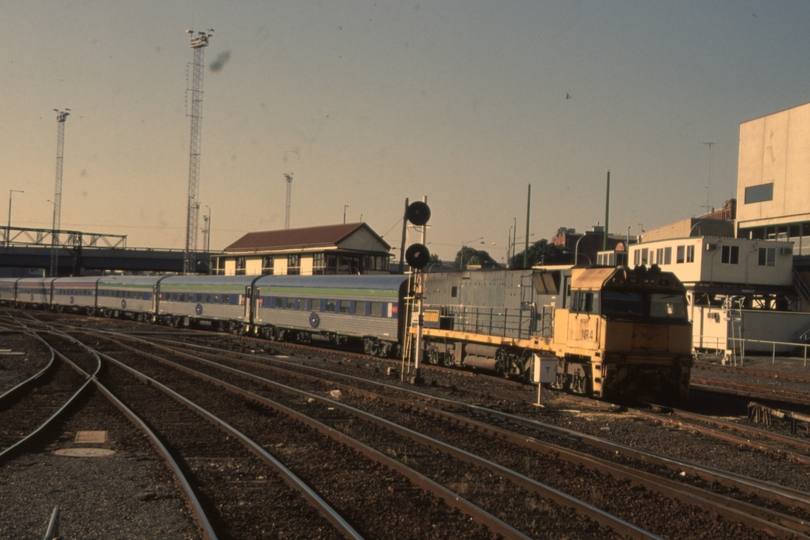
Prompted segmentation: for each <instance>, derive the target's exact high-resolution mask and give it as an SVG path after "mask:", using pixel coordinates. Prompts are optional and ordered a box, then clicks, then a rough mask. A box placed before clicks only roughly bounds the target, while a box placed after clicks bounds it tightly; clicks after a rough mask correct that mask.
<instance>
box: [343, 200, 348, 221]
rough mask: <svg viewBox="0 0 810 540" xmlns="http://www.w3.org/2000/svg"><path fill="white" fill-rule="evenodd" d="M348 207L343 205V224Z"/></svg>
mask: <svg viewBox="0 0 810 540" xmlns="http://www.w3.org/2000/svg"><path fill="white" fill-rule="evenodd" d="M348 207H349V205H348V204H344V205H343V223H346V209H347V208H348Z"/></svg>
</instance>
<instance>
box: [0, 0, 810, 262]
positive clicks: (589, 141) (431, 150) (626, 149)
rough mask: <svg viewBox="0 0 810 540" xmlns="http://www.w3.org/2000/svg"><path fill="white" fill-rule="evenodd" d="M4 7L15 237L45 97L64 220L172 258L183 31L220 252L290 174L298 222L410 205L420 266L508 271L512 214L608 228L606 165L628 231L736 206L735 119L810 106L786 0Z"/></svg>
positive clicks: (32, 173)
mask: <svg viewBox="0 0 810 540" xmlns="http://www.w3.org/2000/svg"><path fill="white" fill-rule="evenodd" d="M2 5H3V17H2V19H0V68H2V75H0V96H2V101H3V105H4V106H3V107H2V108H0V200H2V199H3V198H4V197H5V194H6V193H10V191H11V190H22V191H24V193H14V194H13V203H12V216H11V217H12V226H17V227H32V228H43V229H50V228H51V225H52V220H53V205H52V204H51V203H50V202H48V201H49V200H53V199H54V192H55V180H56V161H57V160H56V154H57V122H56V114H57V113H56V112H54V111H53V109H60V110H62V109H64V108H70V109H71V115H70V116H69V117H68V119H67V122H66V124H65V144H64V159H63V180H62V182H63V183H62V205H61V227H62V228H63V229H70V230H81V231H85V232H92V233H103V234H120V235H126V236H127V245H128V247H152V248H177V249H182V248H183V247H184V245H185V237H186V219H187V217H186V208H187V195H188V176H189V151H190V150H189V148H190V146H189V145H190V133H191V121H190V117H189V116H188V115H189V113H190V103H189V100H188V98H189V95H188V92H187V88H188V87H189V86H190V83H189V81H188V73H189V70H190V64H191V62H192V59H193V51H192V49H190V48H189V35H188V34H186V33H185V31H186V30H187V29H193V30H195V31H200V30H205V29H206V28H213V29H214V32H213V36H212V37H211V39H210V45H209V46H208V47H207V48H206V49H205V63H206V70H205V75H204V97H203V120H202V139H201V140H202V143H201V148H202V149H201V158H200V177H199V186H200V196H199V201H200V204H201V214H200V218H199V223H200V226H202V225H203V224H204V220H203V218H202V216H203V215H207V214H208V213H209V212H210V215H211V231H212V232H211V238H210V245H211V249H213V250H219V249H223V248H224V247H226V246H227V245H229V244H231V243H232V242H235V241H236V240H237V239H238V238H240V237H241V236H242V235H243V234H245V233H248V232H252V231H263V230H274V229H283V228H284V224H285V213H286V194H287V182H286V180H285V177H284V175H285V174H291V175H292V177H293V182H292V186H291V209H290V210H291V211H290V226H291V227H292V228H298V227H309V226H317V225H331V224H337V223H343V220H344V212H345V216H346V221H347V222H350V223H351V222H359V221H361V220H362V221H365V222H366V223H368V224H369V226H371V228H372V229H374V230H375V231H376V232H377V233H378V234H380V235H382V236H383V238H384V239H385V240H386V241H387V242H388V243H389V244H391V245H392V246H393V247H397V248H398V246H399V244H400V241H401V235H402V221H401V219H402V214H403V208H404V203H405V199H406V198H409V199H410V200H411V201H414V200H421V199H422V198H423V197H427V201H428V204H429V206H430V208H431V212H432V217H431V220H430V223H429V225H430V226H429V228H428V230H427V233H426V234H427V238H426V240H427V242H428V244H429V245H428V247H429V249H430V251H431V252H432V253H435V254H438V255H439V256H440V257H441V258H442V259H444V260H452V259H453V258H454V257H455V254H456V252H457V251H458V250H459V249H460V248H461V246H463V245H467V246H470V247H474V248H476V249H484V250H486V251H488V252H489V253H490V254H491V255H492V256H493V257H494V258H495V259H496V260H498V261H503V260H505V257H506V253H507V248H508V239H509V234H510V230H511V228H512V227H513V225H516V227H517V235H516V236H517V238H518V244H519V245H522V244H523V242H524V240H523V238H524V237H525V234H526V217H527V206H530V209H531V221H530V239H531V241H536V240H540V239H542V238H547V239H550V238H551V237H552V236H553V235H554V234H555V233H556V231H557V229H558V228H560V227H567V228H574V229H576V230H577V231H580V232H581V231H584V230H589V229H590V228H591V227H593V226H595V225H604V222H605V198H606V179H607V175H608V171H609V172H610V185H611V192H610V221H609V224H610V227H609V228H610V232H611V233H615V234H630V235H637V234H640V233H641V232H642V230H651V229H654V228H656V227H660V226H663V225H666V224H669V223H672V222H675V221H678V220H681V219H686V218H689V217H691V216H696V215H700V214H702V213H704V212H706V210H707V207H721V206H722V205H723V203H724V201H726V200H727V199H730V198H732V197H734V196H735V195H736V176H737V158H738V146H739V127H740V124H741V123H743V122H746V121H748V120H751V119H754V118H758V117H761V116H764V115H767V114H772V113H774V112H778V111H781V110H784V109H788V108H791V107H795V106H798V105H801V104H804V103H807V102H808V101H810V93H808V92H810V70H808V69H807V59H806V54H807V51H810V32H808V31H807V27H808V24H809V23H810V3H808V2H805V1H800V0H795V1H784V0H768V1H764V0H763V1H759V0H750V1H749V0H729V1H723V0H715V1H710V2H709V1H704V2H697V1H689V0H682V1H678V2H670V1H663V0H642V1H630V0H628V1H617V0H599V1H593V0H591V1H577V0H564V1H563V0H559V1H552V2H549V1H541V0H533V1H509V0H499V1H497V2H496V1H475V0H466V1H460V0H442V1H433V2H425V1H407V2H406V1H403V0H395V1H394V0H391V1H387V0H385V1H384V0H377V1H347V0H329V1H308V0H289V1H287V0H275V1H262V0H233V1H229V0H197V1H192V0H183V1H173V0H159V1H158V0H139V1H138V2H110V1H101V0H76V1H65V0H47V1H43V0H27V1H25V2H22V1H14V0H3V1H2ZM707 143H712V144H711V145H709V144H707ZM529 185H531V199H530V200H529V198H528V190H529ZM10 197H11V196H10ZM529 203H530V204H529ZM347 205H348V206H347ZM3 206H4V205H3V204H2V203H0V208H2V207H3ZM8 217H9V216H8V214H7V211H3V210H0V223H5V221H6V220H7V219H8ZM3 218H6V219H3ZM203 236H204V235H203V234H202V233H201V232H200V233H198V242H199V245H200V246H202V241H203ZM418 240H419V234H418V233H417V232H416V231H414V230H412V229H411V230H410V231H409V242H415V241H418ZM518 251H520V248H519V249H518Z"/></svg>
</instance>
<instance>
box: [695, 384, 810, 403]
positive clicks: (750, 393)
mask: <svg viewBox="0 0 810 540" xmlns="http://www.w3.org/2000/svg"><path fill="white" fill-rule="evenodd" d="M718 380H720V379H706V378H702V377H692V382H691V383H690V384H689V387H690V388H692V389H694V390H702V391H704V392H714V393H717V394H730V395H732V396H739V397H745V398H753V399H761V400H767V401H778V402H780V403H791V404H793V405H803V406H805V407H810V399H807V394H806V393H804V392H795V391H791V390H786V391H778V389H776V388H774V390H775V391H774V392H772V393H767V392H762V391H760V390H763V389H765V390H770V389H771V388H772V387H767V386H754V385H743V384H738V383H730V384H726V385H717V386H715V385H713V384H712V382H714V381H718Z"/></svg>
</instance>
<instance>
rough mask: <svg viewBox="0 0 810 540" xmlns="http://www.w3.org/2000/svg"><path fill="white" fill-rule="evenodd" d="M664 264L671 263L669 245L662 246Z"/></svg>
mask: <svg viewBox="0 0 810 540" xmlns="http://www.w3.org/2000/svg"><path fill="white" fill-rule="evenodd" d="M659 264H660V263H659ZM664 264H672V248H671V247H668V248H664Z"/></svg>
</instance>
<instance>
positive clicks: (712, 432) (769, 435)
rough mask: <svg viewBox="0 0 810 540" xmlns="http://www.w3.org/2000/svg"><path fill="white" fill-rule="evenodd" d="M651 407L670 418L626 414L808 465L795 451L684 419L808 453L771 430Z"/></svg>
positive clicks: (637, 412) (798, 442)
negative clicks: (664, 412)
mask: <svg viewBox="0 0 810 540" xmlns="http://www.w3.org/2000/svg"><path fill="white" fill-rule="evenodd" d="M648 405H649V406H651V407H656V408H658V409H661V410H662V411H666V412H667V413H668V414H670V415H672V417H671V418H668V417H666V416H661V415H660V414H655V413H652V412H648V411H642V410H640V409H634V408H631V409H627V412H628V413H631V414H633V415H634V416H639V417H642V418H647V419H649V420H654V421H657V422H661V423H663V424H666V425H670V426H676V427H684V428H686V429H693V430H695V431H697V432H699V433H702V434H704V435H708V436H710V437H714V438H716V439H720V440H725V441H727V442H731V443H733V444H739V445H741V446H747V447H749V448H753V449H755V450H762V451H764V452H772V453H775V454H778V455H780V456H782V457H786V458H788V459H791V460H794V461H796V462H797V463H801V464H803V465H810V456H807V455H804V454H799V453H798V452H793V451H791V450H786V449H783V448H778V447H775V446H771V445H768V444H764V443H759V442H756V441H753V440H751V439H747V438H745V437H741V436H739V435H733V434H731V433H723V432H721V431H718V430H717V429H714V428H711V427H708V426H703V425H700V424H695V423H691V422H686V421H685V420H690V421H692V422H703V423H706V424H714V425H716V426H719V427H722V428H725V429H728V430H734V431H739V432H742V433H747V434H749V435H751V436H756V437H762V438H764V439H769V440H772V441H776V442H781V443H784V444H789V445H793V446H797V447H800V448H804V449H805V450H807V451H810V443H809V442H807V441H802V440H800V439H796V438H795V437H788V436H787V435H782V434H781V433H774V432H772V431H767V430H764V429H759V428H755V427H753V426H746V425H744V424H739V423H737V422H730V421H728V420H720V419H718V418H710V417H707V416H703V415H700V414H697V413H692V412H689V411H684V410H681V409H676V408H674V407H669V406H667V405H658V404H655V403H648Z"/></svg>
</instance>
